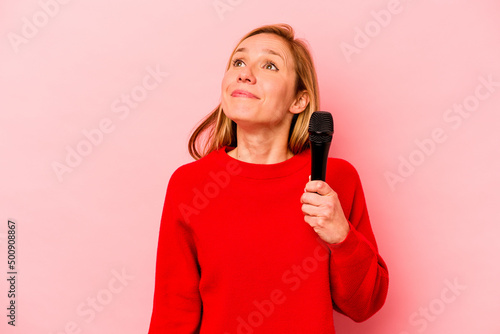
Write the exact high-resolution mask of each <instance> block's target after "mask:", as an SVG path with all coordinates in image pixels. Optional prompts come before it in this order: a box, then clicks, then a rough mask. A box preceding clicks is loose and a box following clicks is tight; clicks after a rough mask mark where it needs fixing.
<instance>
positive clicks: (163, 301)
mask: <svg viewBox="0 0 500 334" xmlns="http://www.w3.org/2000/svg"><path fill="white" fill-rule="evenodd" d="M171 184H172V179H171V182H170V184H169V189H168V190H167V195H166V198H165V204H164V208H163V214H162V218H161V225H160V234H159V238H158V253H157V259H156V261H157V262H156V277H155V292H154V301H153V313H152V316H151V323H150V327H149V334H160V333H179V334H181V333H182V334H187V333H198V332H199V324H200V321H201V314H202V303H201V298H200V294H199V290H198V283H199V280H200V272H199V266H198V262H197V253H196V247H195V243H194V240H193V235H192V233H191V230H190V228H189V226H188V225H187V224H186V223H185V222H183V221H182V219H180V218H179V217H180V215H178V214H177V213H178V207H177V206H176V204H175V203H174V201H173V195H172V194H173V193H176V190H175V189H172V188H174V187H171Z"/></svg>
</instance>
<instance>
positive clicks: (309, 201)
mask: <svg viewBox="0 0 500 334" xmlns="http://www.w3.org/2000/svg"><path fill="white" fill-rule="evenodd" d="M300 202H301V203H302V212H303V213H304V220H305V221H306V223H308V224H309V225H310V226H311V227H312V228H313V229H314V231H315V232H316V233H317V234H318V236H319V237H320V238H321V239H322V240H323V241H325V242H327V243H329V244H336V243H339V242H342V241H343V240H344V239H345V238H346V237H347V234H348V233H349V229H350V227H349V223H348V221H347V219H346V218H345V215H344V211H343V210H342V206H341V205H340V201H339V198H338V195H337V193H336V192H335V191H333V189H332V188H330V186H329V185H328V183H326V182H324V181H319V180H316V181H309V182H307V184H306V187H305V189H304V194H302V196H301V198H300Z"/></svg>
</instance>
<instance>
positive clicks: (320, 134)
mask: <svg viewBox="0 0 500 334" xmlns="http://www.w3.org/2000/svg"><path fill="white" fill-rule="evenodd" d="M332 135H333V118H332V114H330V113H329V112H327V111H315V112H313V113H312V115H311V119H310V120H309V143H310V144H311V180H322V181H325V177H326V163H327V161H328V152H329V151H330V144H331V143H332Z"/></svg>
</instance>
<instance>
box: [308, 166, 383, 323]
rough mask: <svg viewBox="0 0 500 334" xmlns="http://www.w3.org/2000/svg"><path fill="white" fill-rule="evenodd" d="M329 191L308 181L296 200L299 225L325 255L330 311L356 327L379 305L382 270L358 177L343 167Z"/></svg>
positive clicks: (327, 186)
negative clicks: (308, 231) (301, 222)
mask: <svg viewBox="0 0 500 334" xmlns="http://www.w3.org/2000/svg"><path fill="white" fill-rule="evenodd" d="M336 172H337V173H336V175H339V174H340V173H339V172H341V174H340V175H342V179H341V180H342V181H341V182H340V181H339V182H337V183H335V184H334V183H333V182H332V184H333V186H334V188H335V190H336V191H337V192H338V195H337V192H335V191H334V190H333V189H332V188H330V186H329V185H328V184H327V183H326V182H323V181H310V182H308V183H307V185H306V189H305V193H304V195H303V196H302V203H304V205H303V212H304V214H305V218H304V219H305V220H306V222H308V223H309V225H311V226H312V227H313V229H314V230H315V231H316V233H317V234H318V235H319V236H320V238H321V239H322V240H323V241H324V242H325V244H326V245H327V246H328V248H329V249H330V251H331V255H330V285H331V296H332V301H333V306H334V308H335V309H336V310H337V311H339V312H341V313H343V314H345V315H347V316H348V317H350V318H351V319H353V320H354V321H357V322H361V321H364V320H366V319H368V318H369V317H371V316H372V315H373V314H375V313H376V312H377V311H378V310H379V309H380V308H381V307H382V305H383V304H384V302H385V299H386V296H387V290H388V281H389V279H388V271H387V266H386V264H385V263H384V261H383V259H382V258H381V257H380V255H379V254H378V249H377V244H376V241H375V237H374V235H373V232H372V228H371V224H370V219H369V216H368V211H367V208H366V203H365V198H364V193H363V189H362V187H361V182H360V180H359V176H358V174H357V172H356V170H355V169H354V167H352V166H351V165H350V164H347V163H343V166H342V170H341V171H336Z"/></svg>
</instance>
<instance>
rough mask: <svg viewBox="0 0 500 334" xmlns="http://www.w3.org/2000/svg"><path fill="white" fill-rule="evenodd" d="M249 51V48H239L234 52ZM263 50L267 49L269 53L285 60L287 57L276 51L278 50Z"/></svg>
mask: <svg viewBox="0 0 500 334" xmlns="http://www.w3.org/2000/svg"><path fill="white" fill-rule="evenodd" d="M247 51H248V50H247V48H239V49H237V50H236V51H234V53H237V52H247ZM263 51H265V52H266V53H268V54H272V55H275V56H278V57H280V58H281V59H283V61H285V59H284V58H283V56H282V55H281V54H279V53H278V52H276V51H274V50H272V49H264V50H263Z"/></svg>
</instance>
